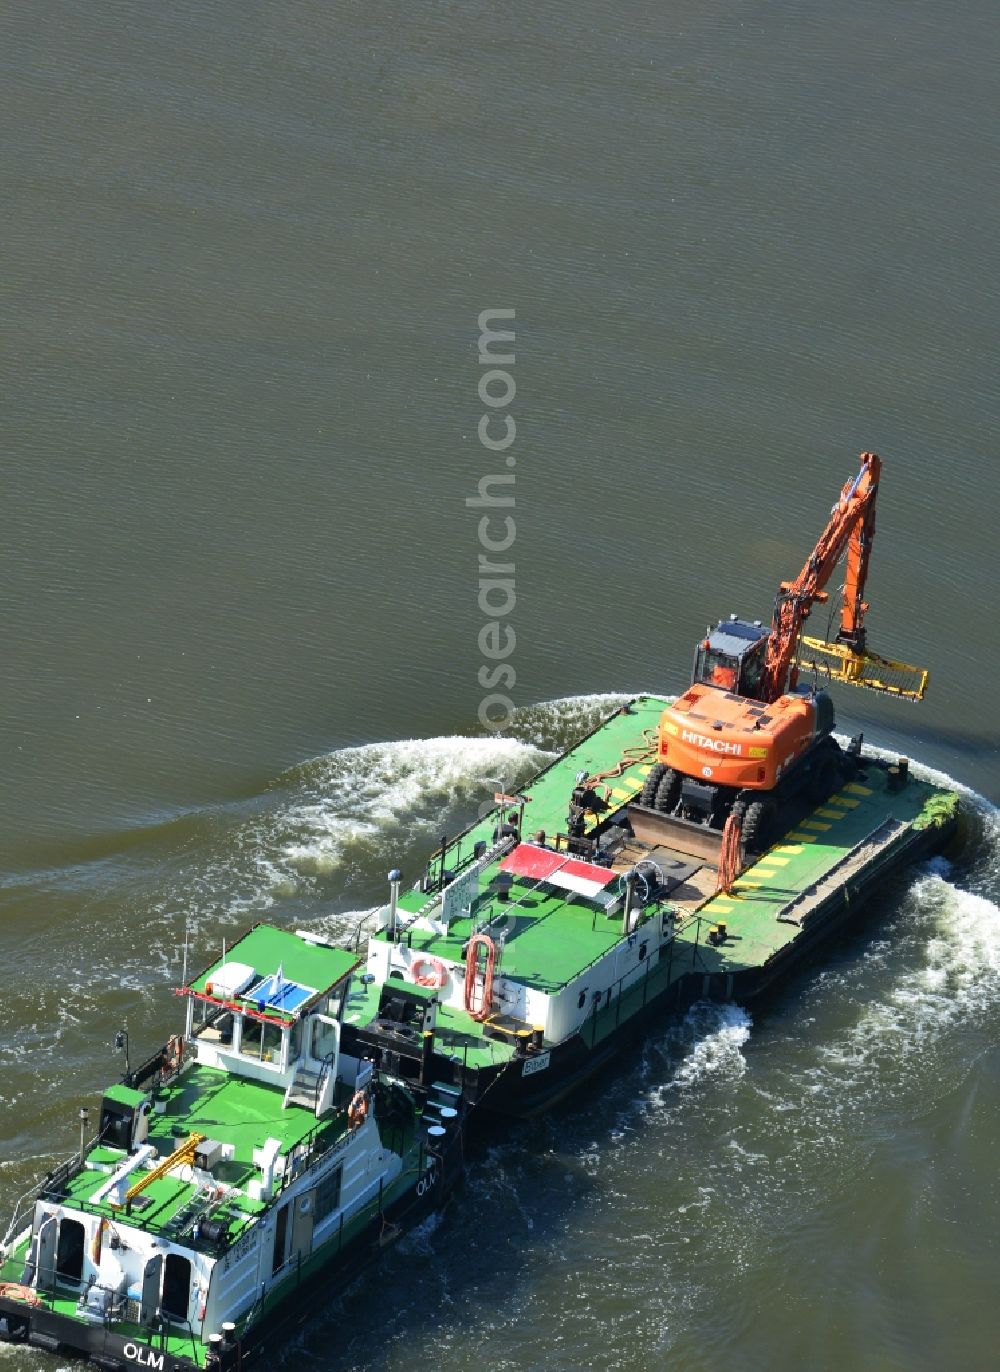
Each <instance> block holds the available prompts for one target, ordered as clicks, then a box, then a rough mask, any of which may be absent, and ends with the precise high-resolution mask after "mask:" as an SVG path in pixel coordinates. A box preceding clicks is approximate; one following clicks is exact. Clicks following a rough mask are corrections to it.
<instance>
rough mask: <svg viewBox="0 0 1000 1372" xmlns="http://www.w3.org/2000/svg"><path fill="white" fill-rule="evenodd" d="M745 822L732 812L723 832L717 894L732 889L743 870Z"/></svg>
mask: <svg viewBox="0 0 1000 1372" xmlns="http://www.w3.org/2000/svg"><path fill="white" fill-rule="evenodd" d="M742 841H743V822H742V820H741V818H740V816H739V814H738V812H737V811H736V810H730V812H729V817H728V819H727V820H726V823H725V827H724V828H723V830H722V850H721V852H720V853H719V872H718V877H717V879H716V883H715V893H716V895H718V894H719V893H720V892H721V891H725V893H726V895H728V894H729V892H730V890H731V889H732V886H733V883H734V882H735V881H736V878H737V877H738V876H739V874H740V872H741V871H742V870H743V862H742V857H743V854H742V851H741V850H742Z"/></svg>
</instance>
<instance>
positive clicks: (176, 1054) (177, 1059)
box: [163, 1034, 184, 1072]
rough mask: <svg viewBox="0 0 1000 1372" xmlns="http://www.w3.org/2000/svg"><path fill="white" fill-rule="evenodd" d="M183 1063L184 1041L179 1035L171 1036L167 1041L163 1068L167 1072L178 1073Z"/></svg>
mask: <svg viewBox="0 0 1000 1372" xmlns="http://www.w3.org/2000/svg"><path fill="white" fill-rule="evenodd" d="M183 1061H184V1040H183V1038H182V1037H181V1036H180V1034H171V1035H170V1037H169V1038H168V1039H167V1047H166V1056H165V1060H164V1064H163V1065H164V1068H165V1070H166V1071H167V1072H179V1071H180V1066H181V1063H182V1062H183Z"/></svg>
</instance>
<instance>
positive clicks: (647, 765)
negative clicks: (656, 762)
mask: <svg viewBox="0 0 1000 1372" xmlns="http://www.w3.org/2000/svg"><path fill="white" fill-rule="evenodd" d="M638 770H639V775H640V776H644V777H648V776H649V774H650V772H651V771H652V770H653V764H652V763H651V762H644V763H643V764H642V766H641V767H640V768H639V769H638Z"/></svg>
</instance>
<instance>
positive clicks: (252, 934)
mask: <svg viewBox="0 0 1000 1372" xmlns="http://www.w3.org/2000/svg"><path fill="white" fill-rule="evenodd" d="M234 962H241V963H245V964H246V965H247V966H249V967H252V968H253V969H254V972H255V974H256V978H257V979H259V978H262V977H273V976H274V975H275V974H276V973H277V972H278V971H279V970H280V972H281V976H282V979H283V981H285V982H298V983H299V985H300V986H303V987H308V988H310V990H311V991H313V992H316V993H318V994H324V993H326V992H327V991H330V990H332V988H333V987H334V986H336V985H337V984H338V982H341V981H343V980H344V978H345V977H346V976H347V975H348V974H349V973H350V972H352V971H353V970H354V968H355V967H357V966H358V964H359V962H360V958H358V956H357V955H356V954H354V953H349V952H347V951H346V950H345V949H343V948H331V947H330V946H329V945H328V944H323V943H312V942H309V941H308V940H306V939H304V938H300V937H299V935H298V934H293V933H289V932H288V930H286V929H276V928H275V927H274V926H273V925H271V924H255V925H254V927H253V928H252V929H251V930H250V931H249V932H248V933H246V934H244V935H243V937H242V938H240V939H238V940H237V941H236V943H234V944H233V945H232V947H230V948H227V949H226V954H225V957H219V958H218V959H216V961H215V962H213V963H212V964H211V966H210V967H207V968H206V969H205V971H204V972H201V973H200V974H199V975H198V976H197V977H195V978H194V980H193V981H190V982H188V984H187V986H186V987H185V988H184V989H185V990H186V991H188V992H190V993H193V994H194V995H200V996H204V995H206V994H207V992H206V987H207V985H208V984H209V983H210V982H211V981H212V978H213V977H214V976H216V975H217V974H218V973H219V971H220V969H221V968H222V967H223V966H225V965H226V964H228V963H234ZM245 998H246V993H244V994H242V995H240V996H239V997H237V999H238V1000H243V999H245ZM314 999H315V996H310V998H309V1002H306V1003H305V1004H303V1005H302V1006H301V1007H297V1008H296V1011H295V1012H292V1013H287V1012H286V1013H284V1015H283V1017H284V1018H286V1019H295V1018H297V1015H298V1010H299V1009H302V1010H304V1009H306V1008H307V1005H308V1004H309V1003H311V1002H312V1001H313V1000H314ZM272 1013H275V1012H274V1011H272ZM277 1013H278V1014H279V1016H282V1012H281V1011H277Z"/></svg>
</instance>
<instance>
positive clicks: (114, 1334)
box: [0, 925, 464, 1372]
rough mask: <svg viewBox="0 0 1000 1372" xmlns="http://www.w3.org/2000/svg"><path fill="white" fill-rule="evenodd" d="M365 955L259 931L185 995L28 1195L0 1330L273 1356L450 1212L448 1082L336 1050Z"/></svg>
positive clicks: (224, 1358) (188, 1354) (94, 1346)
mask: <svg viewBox="0 0 1000 1372" xmlns="http://www.w3.org/2000/svg"><path fill="white" fill-rule="evenodd" d="M357 962H358V960H357V958H356V957H355V956H354V955H352V954H350V953H347V952H345V951H344V950H343V949H342V948H335V947H331V946H329V945H327V944H325V943H323V942H322V941H321V940H319V939H317V938H316V937H315V936H313V935H311V934H308V933H297V934H296V933H291V932H289V931H286V930H281V929H277V928H272V927H269V926H267V925H257V926H255V927H254V928H253V929H251V930H250V931H249V932H248V933H247V934H245V935H244V936H243V938H241V939H240V940H239V941H238V942H236V943H235V944H234V945H233V946H231V947H230V948H229V950H228V952H227V951H226V950H225V949H223V953H222V956H221V958H219V959H217V960H216V961H215V962H214V963H213V964H212V966H210V967H208V968H206V969H205V971H204V972H202V973H201V974H200V975H199V976H197V977H195V978H194V979H193V980H192V981H189V982H187V983H186V984H185V985H184V986H183V987H181V988H179V991H178V994H179V995H180V996H182V997H183V1000H184V1005H185V1012H186V1014H185V1022H184V1029H183V1033H178V1034H176V1035H173V1036H171V1038H170V1039H169V1040H168V1042H167V1043H166V1044H165V1045H164V1046H163V1047H162V1048H161V1049H159V1050H158V1051H157V1052H156V1053H154V1054H153V1055H152V1056H151V1057H150V1058H149V1059H148V1060H147V1061H146V1062H145V1063H143V1064H142V1065H141V1066H140V1067H139V1068H138V1069H137V1070H135V1071H132V1072H129V1071H127V1072H126V1076H125V1078H124V1080H123V1081H121V1082H118V1083H116V1084H115V1085H113V1086H112V1087H110V1088H109V1089H108V1090H107V1091H106V1092H105V1094H104V1098H103V1100H102V1102H101V1112H100V1127H99V1129H98V1132H97V1134H96V1136H95V1137H94V1138H92V1139H91V1140H90V1141H89V1142H85V1141H84V1140H83V1139H81V1144H82V1146H81V1149H80V1151H79V1153H78V1154H77V1155H76V1156H75V1157H72V1158H70V1159H69V1160H68V1161H67V1162H66V1163H64V1164H63V1165H62V1166H61V1167H58V1168H56V1169H55V1170H54V1171H53V1172H50V1173H49V1174H48V1176H46V1177H45V1179H44V1180H43V1181H42V1182H41V1184H40V1185H39V1186H38V1187H37V1188H36V1189H35V1190H33V1191H32V1192H31V1193H29V1194H28V1195H27V1196H26V1197H24V1198H23V1200H22V1201H21V1202H20V1203H19V1205H18V1207H17V1209H16V1211H15V1214H14V1217H13V1219H12V1221H11V1224H10V1226H9V1228H8V1230H7V1234H6V1236H5V1238H4V1240H3V1243H2V1245H0V1338H2V1339H4V1340H6V1341H8V1342H12V1343H25V1344H30V1345H32V1346H34V1347H37V1348H43V1349H47V1350H48V1351H50V1352H53V1353H63V1352H69V1353H74V1354H81V1355H84V1356H86V1357H89V1358H90V1359H91V1360H92V1361H93V1362H94V1363H96V1364H97V1365H98V1366H99V1367H102V1368H105V1369H108V1370H109V1372H110V1370H111V1369H115V1370H116V1372H122V1370H123V1369H127V1368H134V1367H142V1368H153V1369H156V1372H195V1369H205V1370H206V1372H210V1370H212V1369H214V1372H235V1369H242V1368H244V1367H251V1366H263V1367H267V1366H270V1365H271V1357H272V1356H273V1354H274V1352H275V1350H276V1347H277V1345H278V1344H279V1342H280V1341H281V1339H282V1337H283V1336H284V1335H286V1334H287V1332H288V1331H289V1329H290V1328H294V1327H295V1324H296V1322H298V1321H301V1320H302V1319H303V1318H305V1316H306V1315H307V1314H308V1313H309V1312H310V1311H311V1310H313V1309H315V1307H316V1304H317V1302H322V1301H325V1300H328V1299H329V1297H330V1296H331V1294H333V1293H334V1292H336V1291H337V1289H338V1287H339V1286H340V1285H344V1284H346V1283H347V1282H348V1281H350V1280H352V1279H353V1278H354V1277H355V1276H356V1275H357V1273H358V1271H359V1270H360V1269H361V1268H362V1267H363V1266H364V1265H365V1264H366V1263H368V1262H370V1261H372V1260H374V1259H375V1258H377V1257H378V1256H379V1254H380V1253H381V1252H382V1251H384V1249H385V1248H386V1247H387V1245H389V1244H390V1243H392V1242H393V1241H394V1240H395V1239H396V1238H398V1237H399V1236H400V1234H402V1233H403V1232H405V1230H406V1229H407V1228H408V1227H409V1226H411V1225H412V1224H414V1223H416V1222H417V1221H419V1220H420V1219H422V1218H424V1217H425V1216H426V1215H428V1214H429V1213H430V1212H431V1211H433V1210H434V1209H435V1208H437V1207H438V1206H440V1205H441V1203H442V1202H443V1200H444V1198H445V1197H446V1195H447V1194H448V1192H449V1190H450V1189H451V1187H452V1186H453V1185H454V1183H455V1182H456V1180H457V1178H458V1176H459V1175H460V1173H461V1168H462V1142H461V1130H462V1125H463V1119H464V1115H463V1108H462V1102H461V1098H460V1092H458V1091H457V1090H455V1089H454V1088H452V1087H450V1086H448V1085H447V1084H444V1083H442V1084H441V1085H440V1086H439V1087H428V1088H421V1087H420V1086H418V1085H417V1084H416V1083H409V1084H404V1083H402V1082H400V1081H398V1080H395V1079H390V1078H387V1077H386V1076H385V1075H384V1074H383V1073H381V1072H380V1071H379V1070H378V1069H375V1068H373V1065H372V1064H371V1062H368V1061H362V1060H360V1059H358V1058H357V1057H354V1056H353V1055H352V1054H351V1052H350V1050H349V1049H347V1048H346V1047H345V1046H344V1045H343V1044H342V1041H341V1029H342V1019H343V1015H344V1013H345V1010H349V1007H350V1006H351V1004H352V980H353V976H354V973H355V972H356V970H357Z"/></svg>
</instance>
